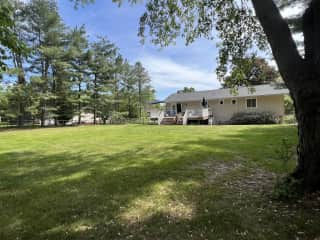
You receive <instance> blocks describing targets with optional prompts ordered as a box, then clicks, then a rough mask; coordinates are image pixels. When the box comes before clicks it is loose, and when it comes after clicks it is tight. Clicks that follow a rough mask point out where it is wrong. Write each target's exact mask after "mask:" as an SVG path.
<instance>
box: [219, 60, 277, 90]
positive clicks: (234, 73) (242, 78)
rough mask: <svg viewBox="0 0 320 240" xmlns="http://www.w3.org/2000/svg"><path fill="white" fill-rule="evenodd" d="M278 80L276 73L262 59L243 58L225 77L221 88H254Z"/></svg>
mask: <svg viewBox="0 0 320 240" xmlns="http://www.w3.org/2000/svg"><path fill="white" fill-rule="evenodd" d="M279 78H280V74H279V73H278V71H277V70H276V69H275V68H274V67H272V66H270V65H269V64H268V63H267V61H266V60H265V59H263V58H256V57H252V58H244V59H241V60H239V61H238V63H237V64H236V65H234V66H233V67H232V69H231V72H230V74H229V75H227V76H226V77H225V78H224V80H223V82H222V86H223V87H224V88H229V87H233V86H234V85H235V84H236V85H237V86H255V85H261V84H270V83H273V82H277V81H278V80H279Z"/></svg>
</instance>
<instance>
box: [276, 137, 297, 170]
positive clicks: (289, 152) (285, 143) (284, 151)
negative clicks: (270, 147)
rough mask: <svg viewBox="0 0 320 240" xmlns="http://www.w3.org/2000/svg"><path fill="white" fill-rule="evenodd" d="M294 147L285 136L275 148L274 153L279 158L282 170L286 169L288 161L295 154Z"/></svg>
mask: <svg viewBox="0 0 320 240" xmlns="http://www.w3.org/2000/svg"><path fill="white" fill-rule="evenodd" d="M294 149H295V147H294V146H293V145H292V144H291V143H290V142H289V140H288V139H287V138H283V139H282V140H281V144H280V145H279V147H278V149H276V152H275V153H276V155H277V157H278V158H279V160H281V162H282V166H283V170H284V171H288V163H289V161H290V160H292V158H293V156H294V155H295V152H294Z"/></svg>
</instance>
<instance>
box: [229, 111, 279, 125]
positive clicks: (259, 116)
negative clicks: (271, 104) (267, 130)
mask: <svg viewBox="0 0 320 240" xmlns="http://www.w3.org/2000/svg"><path fill="white" fill-rule="evenodd" d="M280 122H281V119H279V117H277V116H276V115H275V114H274V113H271V112H239V113H235V114H234V115H233V116H232V118H231V120H230V123H231V124H235V125H237V124H276V123H280Z"/></svg>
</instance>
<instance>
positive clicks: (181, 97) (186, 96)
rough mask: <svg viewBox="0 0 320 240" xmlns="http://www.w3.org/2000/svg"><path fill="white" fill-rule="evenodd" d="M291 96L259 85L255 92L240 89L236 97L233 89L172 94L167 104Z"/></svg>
mask: <svg viewBox="0 0 320 240" xmlns="http://www.w3.org/2000/svg"><path fill="white" fill-rule="evenodd" d="M286 94H289V91H288V89H286V88H279V87H276V86H273V85H259V86H254V90H253V91H252V90H251V88H248V87H239V89H238V92H237V94H236V95H234V94H232V92H231V89H229V88H227V89H216V90H209V91H197V92H192V93H175V94H171V95H170V96H169V97H167V99H166V100H165V102H167V103H174V102H191V101H199V100H201V99H202V98H203V97H205V98H206V99H207V100H215V99H226V98H239V97H256V96H269V95H286Z"/></svg>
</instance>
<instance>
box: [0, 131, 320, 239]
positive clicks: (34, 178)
mask: <svg viewBox="0 0 320 240" xmlns="http://www.w3.org/2000/svg"><path fill="white" fill-rule="evenodd" d="M284 137H286V138H288V139H289V142H290V144H292V145H294V144H295V143H296V141H297V139H296V129H295V127H293V126H285V125H283V126H280V125H279V126H213V127H210V126H188V127H183V126H139V125H127V126H87V127H70V128H52V129H36V130H20V131H7V132H0V239H59V240H60V239H121V240H122V239H219V238H221V239H295V238H296V237H297V236H298V237H299V239H314V238H315V237H317V236H320V230H319V229H318V226H317V224H316V223H317V222H318V219H320V215H319V213H318V212H316V211H312V210H308V209H307V210H306V209H304V208H303V207H296V209H291V208H290V207H289V208H286V204H281V203H277V204H274V203H272V204H271V205H270V196H269V195H268V194H265V193H264V192H263V191H264V190H266V191H271V190H270V187H271V188H272V181H274V178H272V179H271V180H270V179H266V180H264V179H263V178H264V177H265V176H266V178H268V177H269V176H271V177H272V176H274V175H272V174H274V173H276V174H283V173H285V171H290V170H292V169H293V168H294V166H295V162H294V161H291V162H290V164H289V168H288V170H286V169H284V168H283V167H282V162H281V160H279V159H278V157H277V154H276V153H275V149H277V148H279V144H280V143H281V141H282V138H284ZM261 176H262V177H261ZM255 181H256V183H253V184H252V182H255ZM270 184H271V186H270ZM287 213H290V214H287ZM283 225H286V226H287V227H286V228H283V227H281V226H283ZM299 231H301V232H304V234H303V235H301V234H298V232H299Z"/></svg>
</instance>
